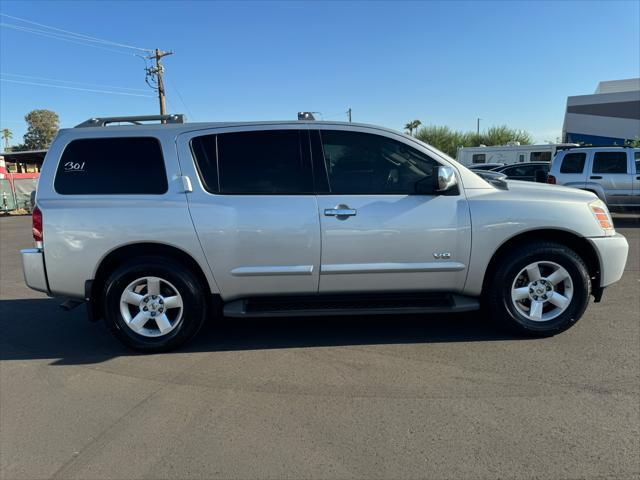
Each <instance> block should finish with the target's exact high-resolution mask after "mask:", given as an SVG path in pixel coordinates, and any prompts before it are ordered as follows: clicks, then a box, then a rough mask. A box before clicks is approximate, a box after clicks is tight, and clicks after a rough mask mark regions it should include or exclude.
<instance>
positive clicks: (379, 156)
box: [320, 130, 438, 194]
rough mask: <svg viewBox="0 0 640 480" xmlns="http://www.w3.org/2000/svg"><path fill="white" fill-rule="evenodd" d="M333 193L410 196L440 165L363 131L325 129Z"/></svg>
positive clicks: (326, 154) (403, 146) (323, 134)
mask: <svg viewBox="0 0 640 480" xmlns="http://www.w3.org/2000/svg"><path fill="white" fill-rule="evenodd" d="M320 134H321V136H322V144H323V150H324V159H325V165H326V168H327V172H328V176H329V187H330V189H331V193H344V194H408V193H414V192H415V184H416V182H417V181H419V180H424V179H425V178H427V177H433V175H434V167H436V166H437V165H438V163H437V162H436V161H435V160H433V159H431V158H429V157H428V156H426V155H424V154H422V153H421V152H419V151H417V150H415V149H413V148H410V147H408V146H407V145H405V144H403V143H401V142H398V141H395V140H392V139H390V138H386V137H381V136H379V135H371V134H368V133H360V132H346V131H338V130H322V131H321V133H320Z"/></svg>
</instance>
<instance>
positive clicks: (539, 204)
mask: <svg viewBox="0 0 640 480" xmlns="http://www.w3.org/2000/svg"><path fill="white" fill-rule="evenodd" d="M151 118H156V117H140V118H126V117H125V118H115V119H114V118H111V119H92V120H90V121H88V122H85V123H84V124H81V125H80V126H79V127H80V128H72V129H67V130H62V131H60V133H59V135H58V137H57V138H56V139H55V141H54V142H53V144H52V145H51V148H50V149H49V151H48V153H47V156H46V159H45V162H44V165H43V169H42V174H41V178H40V182H39V187H38V193H37V198H36V203H37V208H36V210H35V212H34V215H33V233H34V238H35V240H36V247H37V248H34V249H29V250H24V251H23V252H22V257H23V264H24V273H25V278H26V282H27V284H28V285H29V286H30V287H31V288H34V289H36V290H40V291H44V292H46V293H48V294H49V295H52V296H61V297H68V298H70V299H71V300H67V301H66V302H65V304H64V305H65V306H66V307H70V306H73V305H76V304H78V303H80V302H86V303H87V305H88V310H89V317H90V318H91V319H92V320H96V319H99V318H103V319H104V320H105V322H106V324H107V325H108V326H109V328H110V329H111V331H112V332H113V333H114V334H115V335H116V336H117V337H118V338H119V339H120V340H121V341H123V342H124V343H125V344H126V345H128V346H130V347H132V348H136V349H139V350H144V351H158V350H166V349H169V348H174V347H176V346H178V345H180V344H182V343H183V342H184V341H186V340H187V339H189V338H191V337H192V336H193V335H194V334H195V333H196V332H197V331H198V330H199V329H200V327H201V325H202V324H203V322H204V321H205V319H206V318H212V317H216V316H219V315H223V314H224V315H227V316H230V317H272V316H285V315H348V314H355V313H359V314H363V313H364V314H380V313H384V314H388V313H391V314H396V313H408V312H410V313H416V312H427V313H429V312H452V311H468V310H475V309H478V308H480V307H481V306H484V307H486V309H487V311H488V312H489V314H490V315H491V316H492V317H493V318H494V319H495V320H497V321H499V322H501V323H502V324H504V325H506V326H509V327H511V328H513V329H516V330H518V331H520V332H524V333H527V334H533V335H553V334H555V333H558V332H561V331H563V330H565V329H567V328H569V327H570V326H571V325H573V324H574V323H575V322H576V321H577V320H578V319H579V318H580V317H581V316H582V314H583V312H584V311H585V309H586V307H587V304H588V300H589V296H590V295H593V296H594V297H595V299H596V301H599V299H600V297H601V295H602V291H603V289H604V287H606V286H607V285H610V284H612V283H613V282H616V281H617V280H619V279H620V277H621V276H622V273H623V270H624V265H625V262H626V258H627V250H628V246H627V242H626V240H625V238H624V237H622V236H621V235H619V234H617V233H616V232H615V230H614V228H613V224H612V221H611V218H610V216H609V212H608V210H607V208H606V206H605V205H604V204H603V202H601V201H600V200H598V198H597V197H596V196H595V195H594V194H592V193H589V192H584V191H579V190H576V189H573V188H562V187H554V186H550V185H544V184H533V183H528V182H518V181H510V182H495V183H494V184H490V183H488V182H487V181H485V180H483V179H482V178H480V177H479V176H477V175H476V174H474V173H473V172H471V171H470V170H468V169H467V168H465V167H463V166H462V165H460V164H458V163H457V162H456V161H454V160H453V159H451V158H450V157H448V156H446V155H445V154H443V153H442V152H439V151H438V150H436V149H434V148H432V147H430V146H429V145H425V144H424V143H421V142H419V141H418V140H416V139H415V138H413V137H409V136H406V135H403V134H401V133H397V132H395V131H392V130H388V129H386V128H380V127H375V126H370V125H358V124H352V123H333V122H313V121H297V122H288V121H285V122H256V123H200V124H187V123H182V119H181V117H180V116H166V117H158V118H160V119H161V120H162V121H163V122H164V123H162V124H156V125H150V124H138V125H133V126H106V125H107V124H108V123H110V122H122V121H132V122H140V121H144V120H149V119H151ZM158 118H156V119H158Z"/></svg>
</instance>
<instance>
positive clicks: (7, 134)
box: [2, 128, 13, 152]
mask: <svg viewBox="0 0 640 480" xmlns="http://www.w3.org/2000/svg"><path fill="white" fill-rule="evenodd" d="M10 138H13V133H11V130H9V129H8V128H3V129H2V139H3V140H4V150H5V152H6V151H7V149H8V148H9V139H10Z"/></svg>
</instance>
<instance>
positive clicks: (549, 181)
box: [547, 175, 556, 185]
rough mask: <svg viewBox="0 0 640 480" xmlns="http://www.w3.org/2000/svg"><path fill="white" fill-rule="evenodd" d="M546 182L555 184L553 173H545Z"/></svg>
mask: <svg viewBox="0 0 640 480" xmlns="http://www.w3.org/2000/svg"><path fill="white" fill-rule="evenodd" d="M547 183H551V184H553V185H555V184H556V177H554V176H553V175H547Z"/></svg>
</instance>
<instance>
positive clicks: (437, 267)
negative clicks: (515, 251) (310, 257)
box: [320, 262, 466, 275]
mask: <svg viewBox="0 0 640 480" xmlns="http://www.w3.org/2000/svg"><path fill="white" fill-rule="evenodd" d="M465 268H466V265H465V264H464V263H460V262H424V263H339V264H329V265H321V266H320V274H321V275H322V274H324V275H340V274H345V273H411V272H456V271H460V270H464V269H465Z"/></svg>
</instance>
